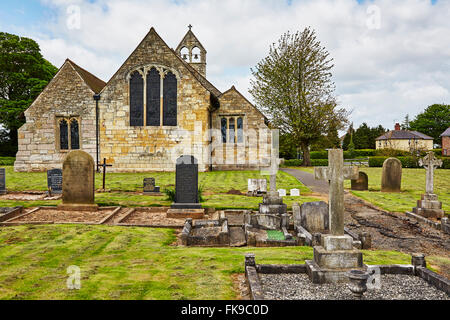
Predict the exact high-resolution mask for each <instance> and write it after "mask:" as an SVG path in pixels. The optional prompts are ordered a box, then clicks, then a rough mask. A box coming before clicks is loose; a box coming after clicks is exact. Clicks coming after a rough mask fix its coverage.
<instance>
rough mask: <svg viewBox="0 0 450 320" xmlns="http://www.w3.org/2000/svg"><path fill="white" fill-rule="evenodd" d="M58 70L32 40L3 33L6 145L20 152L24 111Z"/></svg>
mask: <svg viewBox="0 0 450 320" xmlns="http://www.w3.org/2000/svg"><path fill="white" fill-rule="evenodd" d="M57 71H58V69H57V68H56V67H54V66H53V65H52V64H51V63H50V62H48V61H47V60H45V59H44V58H43V57H42V55H41V53H40V49H39V45H38V44H37V43H36V42H35V41H34V40H32V39H28V38H24V37H19V36H16V35H13V34H9V33H4V32H0V124H1V125H2V126H3V128H4V130H6V132H7V138H4V139H3V140H2V146H3V147H4V145H3V144H7V145H9V146H13V147H12V149H11V150H10V152H9V153H10V154H9V155H15V153H16V152H17V129H19V128H20V126H22V124H23V123H24V122H25V117H24V116H23V112H24V111H25V110H26V109H27V108H28V107H29V106H30V104H31V102H32V101H33V100H34V99H35V98H36V97H37V96H38V95H39V93H41V91H42V90H43V89H44V87H45V86H46V85H47V83H48V82H49V81H50V80H51V79H52V78H53V77H54V75H55V74H56V72H57Z"/></svg>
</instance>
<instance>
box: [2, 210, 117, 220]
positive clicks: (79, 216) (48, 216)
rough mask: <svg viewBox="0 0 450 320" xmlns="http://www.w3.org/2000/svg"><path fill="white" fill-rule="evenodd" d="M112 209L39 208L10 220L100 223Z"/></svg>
mask: <svg viewBox="0 0 450 320" xmlns="http://www.w3.org/2000/svg"><path fill="white" fill-rule="evenodd" d="M114 210H115V208H111V209H103V210H98V211H64V210H58V209H57V208H41V209H39V210H37V211H34V212H32V213H30V214H27V215H25V216H21V217H18V218H16V219H14V220H11V221H10V222H13V223H17V222H20V223H26V222H53V223H61V222H64V223H70V222H75V223H100V222H101V221H102V220H103V219H104V218H106V217H107V216H108V215H110V214H111V213H112V212H113V211H114ZM28 212H29V211H28Z"/></svg>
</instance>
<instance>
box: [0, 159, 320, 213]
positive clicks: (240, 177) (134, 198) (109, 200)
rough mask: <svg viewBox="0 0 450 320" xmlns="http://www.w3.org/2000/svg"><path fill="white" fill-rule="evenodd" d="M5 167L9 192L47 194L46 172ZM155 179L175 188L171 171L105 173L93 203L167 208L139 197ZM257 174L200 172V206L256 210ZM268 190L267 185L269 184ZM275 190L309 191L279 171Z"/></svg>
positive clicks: (159, 199)
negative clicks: (252, 187)
mask: <svg viewBox="0 0 450 320" xmlns="http://www.w3.org/2000/svg"><path fill="white" fill-rule="evenodd" d="M5 168H6V187H7V189H8V191H10V192H26V191H46V190H47V176H46V173H45V172H29V173H25V172H14V169H13V167H12V166H8V167H5ZM146 177H154V178H155V179H156V185H158V186H160V187H161V191H163V190H164V189H167V188H171V189H175V173H174V172H148V173H108V172H107V175H106V188H107V189H109V190H111V192H107V193H96V195H95V197H96V202H97V203H98V204H99V205H102V206H117V205H120V206H129V207H134V206H141V207H150V206H170V205H171V201H168V200H167V197H166V195H163V196H146V195H142V194H139V193H140V192H142V187H143V179H144V178H146ZM261 178H266V179H267V180H269V179H268V176H263V175H261V174H260V171H213V172H200V173H199V186H201V187H202V188H203V190H204V194H203V197H204V198H205V201H204V202H203V203H202V205H203V206H204V207H207V208H208V207H214V208H217V209H257V208H258V203H260V202H261V198H258V197H247V196H245V194H246V193H247V180H248V179H261ZM95 187H96V189H100V188H101V187H102V174H101V173H96V175H95ZM268 188H269V183H268ZM277 188H282V189H286V190H290V189H293V188H297V189H300V193H301V194H302V195H303V194H305V193H306V194H308V193H310V192H311V191H310V190H309V189H308V188H307V187H306V186H304V185H303V184H301V183H300V182H299V181H298V180H297V179H296V178H295V177H293V176H291V175H289V174H287V173H284V172H282V171H280V172H278V174H277ZM231 190H237V191H239V192H241V193H242V195H236V194H228V193H229V192H230V191H231ZM284 199H285V202H286V203H287V204H288V206H289V207H291V206H292V203H293V202H300V203H302V202H306V201H316V200H317V199H315V198H312V197H303V196H302V197H289V196H288V197H285V198H284ZM60 202H61V201H60V200H59V201H58V200H35V201H17V200H4V199H0V207H7V206H18V205H23V206H24V207H36V206H55V205H58V204H59V203H60Z"/></svg>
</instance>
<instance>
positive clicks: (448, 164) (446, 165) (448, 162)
mask: <svg viewBox="0 0 450 320" xmlns="http://www.w3.org/2000/svg"><path fill="white" fill-rule="evenodd" d="M440 158H441V159H442V167H441V168H442V169H450V157H440Z"/></svg>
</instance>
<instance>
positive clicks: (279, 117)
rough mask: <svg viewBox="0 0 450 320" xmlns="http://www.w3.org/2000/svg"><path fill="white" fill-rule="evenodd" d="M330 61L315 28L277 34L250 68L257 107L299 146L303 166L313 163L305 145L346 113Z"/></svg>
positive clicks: (339, 124) (344, 120) (339, 126)
mask: <svg viewBox="0 0 450 320" xmlns="http://www.w3.org/2000/svg"><path fill="white" fill-rule="evenodd" d="M331 63H332V59H331V58H329V53H328V52H327V51H326V50H325V48H323V47H321V45H320V42H319V41H318V40H317V39H316V35H315V32H314V31H313V30H311V29H310V28H306V29H305V30H304V31H303V32H297V33H295V34H291V33H289V32H287V33H285V34H284V35H282V36H281V38H280V40H279V41H278V44H277V45H276V44H272V45H271V47H270V50H269V55H268V56H267V57H266V58H264V59H263V60H262V61H260V62H259V63H258V64H257V66H256V67H255V69H251V71H252V74H253V76H254V79H252V80H251V81H250V85H251V89H250V93H251V94H252V96H253V98H254V100H255V102H256V103H257V105H258V108H259V109H260V110H261V111H262V112H263V113H265V114H266V115H267V116H268V117H269V118H270V120H271V121H272V123H273V125H274V126H275V127H277V128H278V129H279V130H280V132H281V133H282V134H284V133H289V134H291V135H292V141H293V143H294V145H295V146H296V147H299V148H301V150H302V152H303V158H304V162H303V164H304V165H306V166H309V165H311V160H310V155H309V148H310V146H311V144H312V143H314V142H316V141H318V140H319V139H320V138H321V137H322V135H326V134H327V133H328V131H329V128H330V126H334V128H335V129H336V130H341V129H342V128H343V127H344V126H345V124H346V123H347V116H348V112H347V111H346V110H345V109H338V108H337V103H336V99H335V97H334V96H333V94H334V89H335V87H334V83H333V82H332V81H331V76H332V75H331V69H332V68H333V65H332V64H331Z"/></svg>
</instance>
